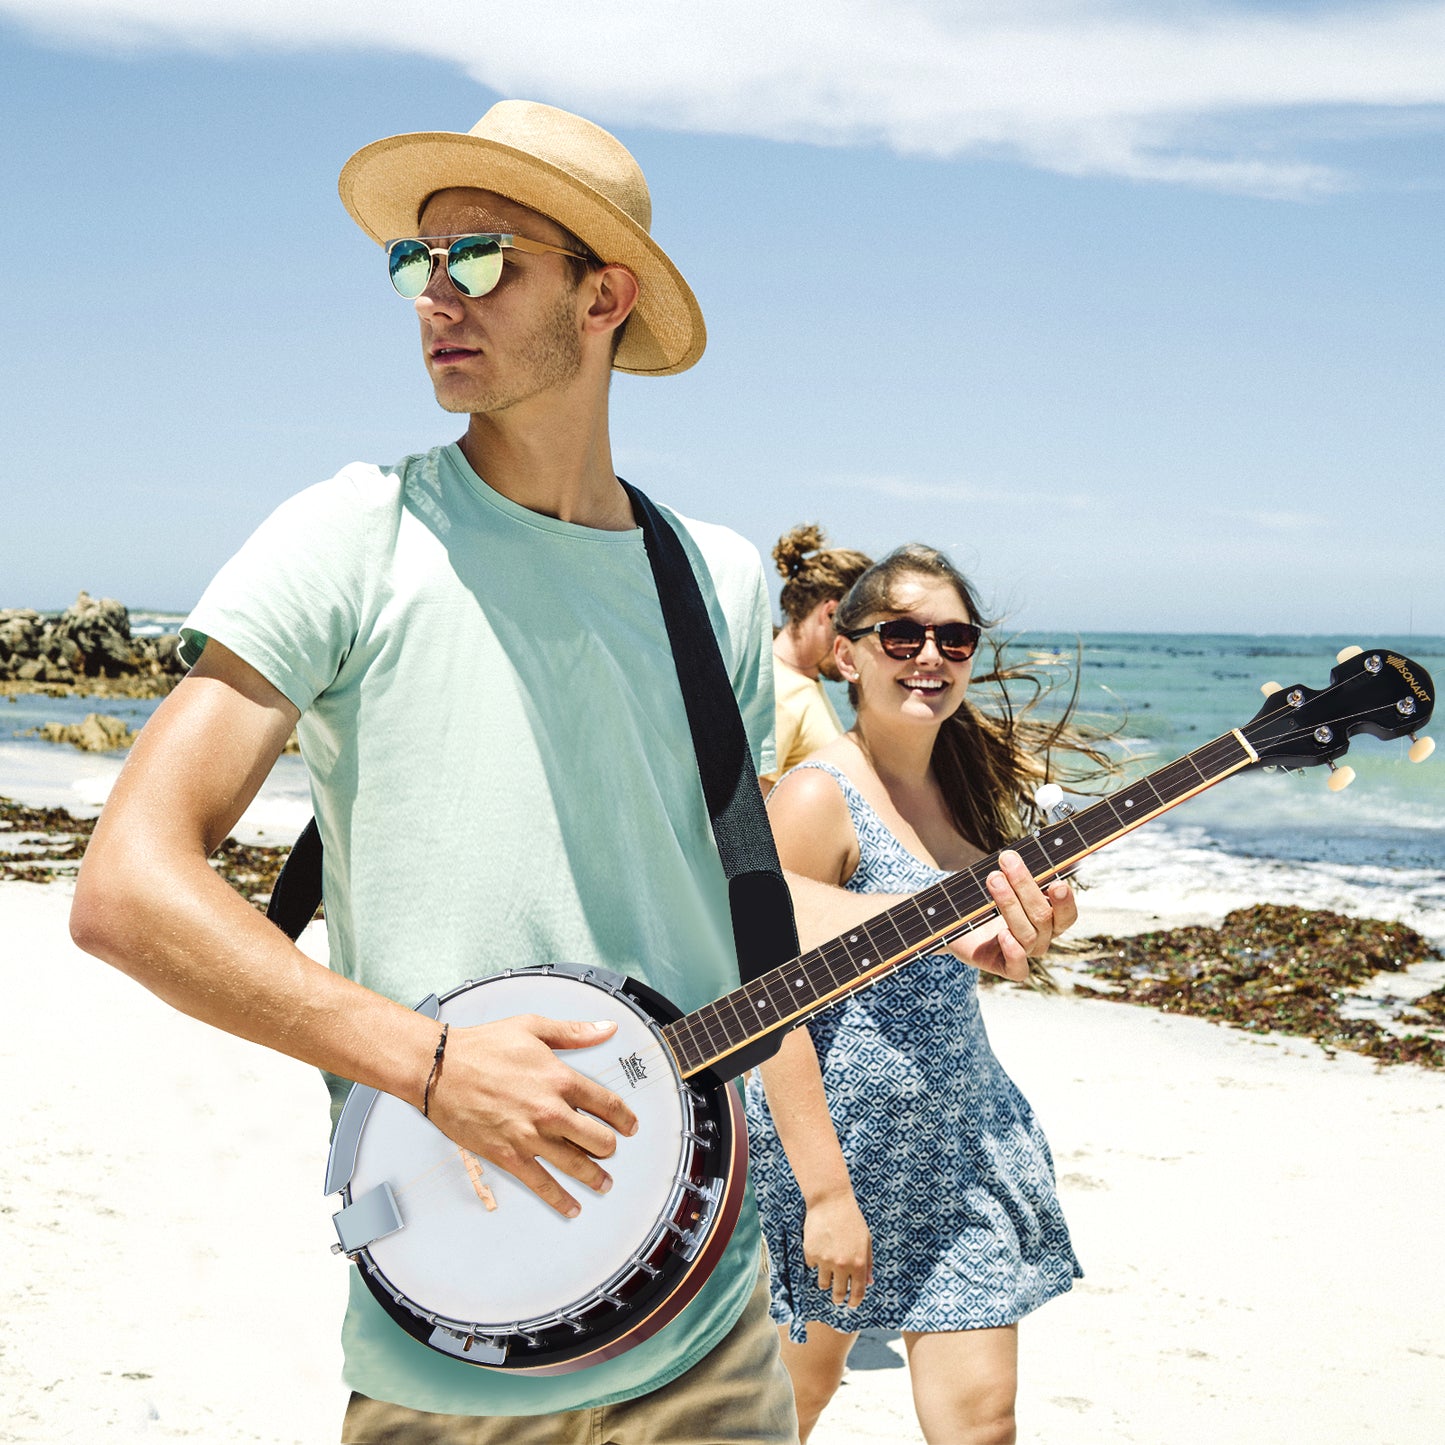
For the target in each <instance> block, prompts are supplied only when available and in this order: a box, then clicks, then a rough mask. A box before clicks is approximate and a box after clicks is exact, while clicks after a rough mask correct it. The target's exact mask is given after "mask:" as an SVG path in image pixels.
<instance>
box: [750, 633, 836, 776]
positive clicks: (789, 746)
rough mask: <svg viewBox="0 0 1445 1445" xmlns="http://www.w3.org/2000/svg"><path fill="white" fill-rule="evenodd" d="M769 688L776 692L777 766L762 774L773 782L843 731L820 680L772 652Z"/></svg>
mask: <svg viewBox="0 0 1445 1445" xmlns="http://www.w3.org/2000/svg"><path fill="white" fill-rule="evenodd" d="M773 689H774V691H775V693H776V694H777V701H776V706H777V751H778V768H777V771H776V772H773V773H765V774H764V777H766V778H767V780H768V781H769V782H776V781H777V780H778V779H779V778H780V777H782V775H783V774H784V773H786V772H787V771H788V769H789V768H791V767H793V766H794V764H796V763H801V762H802V761H803V759H804V758H806V757H807V756H808V754H809V753H814V752H817V750H818V749H819V748H821V747H822V746H823V744H824V743H830V742H832V741H833V739H834V738H836V737H837V736H838V735H839V734H840V733H841V732H842V731H843V724H842V723H841V722H840V721H839V720H838V714H837V713H836V712H834V711H833V704H832V703H831V702H829V701H828V694H827V693H826V692H824V691H823V684H822V682H821V681H819V679H818V678H816V677H809V676H808V675H807V674H806V673H803V672H799V671H798V669H797V668H796V667H790V666H789V665H788V664H787V663H786V662H784V661H783V660H782V658H780V657H778V656H777V655H776V654H774V656H773Z"/></svg>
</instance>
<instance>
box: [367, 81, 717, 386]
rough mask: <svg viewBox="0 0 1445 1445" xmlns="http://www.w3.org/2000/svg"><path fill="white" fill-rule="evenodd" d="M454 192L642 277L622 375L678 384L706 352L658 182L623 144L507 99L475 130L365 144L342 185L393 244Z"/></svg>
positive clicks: (623, 349)
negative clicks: (484, 200)
mask: <svg viewBox="0 0 1445 1445" xmlns="http://www.w3.org/2000/svg"><path fill="white" fill-rule="evenodd" d="M451 186H475V187H477V188H478V189H480V190H484V191H494V192H495V193H496V194H497V195H499V196H505V197H506V198H507V199H508V200H509V201H516V202H517V203H518V204H519V205H523V206H527V207H528V208H529V209H531V210H534V211H538V212H540V213H541V214H542V215H544V216H547V217H549V218H550V219H551V220H553V221H555V222H557V224H558V225H559V226H565V227H566V228H567V230H569V231H571V232H572V234H573V235H574V236H576V237H577V238H578V239H579V240H581V241H583V242H585V243H586V245H587V246H589V247H590V248H591V249H592V250H593V251H594V252H595V253H596V254H597V255H598V256H600V257H601V258H602V259H603V260H604V261H616V262H620V263H621V264H622V265H624V266H626V267H627V268H628V269H629V270H630V271H631V272H632V273H633V275H635V276H636V277H637V280H638V284H639V295H638V298H637V305H636V307H635V308H634V309H633V312H632V315H631V316H630V317H628V320H627V329H626V331H624V333H623V336H622V344H621V346H620V347H619V348H618V351H617V356H616V359H615V361H614V362H613V364H614V366H616V368H617V370H619V371H630V372H636V373H637V374H639V375H642V376H670V375H671V374H672V373H674V372H678V371H686V370H687V368H688V367H689V366H691V365H692V364H693V363H694V362H695V361H696V360H697V359H698V357H700V356H701V355H702V352H703V347H704V346H706V345H707V330H706V328H705V327H704V325H703V320H702V310H701V308H700V307H699V306H698V304H697V298H696V297H695V296H694V295H693V294H692V289H691V288H690V287H689V286H688V284H687V282H686V281H684V280H683V279H682V275H681V273H680V272H679V271H678V269H677V267H676V266H674V265H673V264H672V262H671V261H670V260H669V259H668V257H667V253H666V252H665V251H663V249H662V247H661V246H659V245H658V244H657V242H656V241H654V240H653V239H652V237H651V235H649V234H648V233H649V230H650V228H651V225H652V197H651V195H650V194H649V192H648V189H647V182H646V180H644V179H643V175H642V169H641V167H640V166H639V165H638V164H637V162H636V161H635V160H634V159H633V158H632V154H631V152H630V151H628V150H627V148H626V147H625V146H624V145H623V144H622V142H621V141H619V140H618V139H617V138H616V137H615V136H611V135H609V134H608V133H607V132H606V131H605V130H603V129H602V128H601V127H600V126H596V125H593V124H592V122H591V121H589V120H583V119H582V117H581V116H577V115H571V114H569V113H568V112H567V111H565V110H558V109H556V107H555V106H550V105H541V104H539V103H538V102H536V101H531V100H501V101H498V102H497V104H496V105H494V106H493V107H492V108H491V109H490V110H489V111H488V112H487V113H486V115H484V116H483V117H482V118H481V120H479V121H478V122H477V123H476V125H474V126H473V127H472V128H471V130H470V131H468V132H466V133H465V134H462V133H461V132H459V131H445V130H444V131H419V132H416V133H414V134H411V135H394V136H388V137H387V138H386V139H385V140H379V141H375V142H373V143H372V144H371V145H369V146H363V147H362V149H361V150H359V151H357V153H356V154H355V155H354V156H352V157H351V159H350V160H349V161H347V163H346V164H345V166H343V167H342V171H341V181H340V190H341V200H342V204H343V205H344V206H345V207H346V209H347V210H348V211H349V212H350V213H351V217H352V219H353V220H354V221H355V222H356V224H357V225H358V226H360V227H361V229H362V230H363V231H365V232H366V234H367V235H368V236H370V237H371V238H372V240H373V241H377V242H381V243H385V242H387V241H392V240H396V239H397V238H398V237H401V236H410V235H415V233H416V228H417V222H418V217H419V216H420V214H421V208H422V206H423V204H425V202H426V199H427V197H428V196H430V195H431V194H432V193H433V192H435V191H441V190H446V189H447V188H448V187H451Z"/></svg>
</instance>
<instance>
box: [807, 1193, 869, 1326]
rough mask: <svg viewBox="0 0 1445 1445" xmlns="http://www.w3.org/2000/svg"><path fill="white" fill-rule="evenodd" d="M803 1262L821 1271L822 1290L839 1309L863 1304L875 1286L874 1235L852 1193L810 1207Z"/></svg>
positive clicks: (839, 1195)
mask: <svg viewBox="0 0 1445 1445" xmlns="http://www.w3.org/2000/svg"><path fill="white" fill-rule="evenodd" d="M803 1258H804V1260H805V1261H806V1262H807V1265H808V1268H809V1269H816V1270H817V1271H818V1288H819V1289H821V1290H827V1291H831V1292H832V1295H833V1303H834V1304H835V1305H840V1306H843V1307H845V1308H847V1309H850V1310H851V1309H857V1308H858V1306H859V1305H860V1304H862V1303H863V1292H864V1290H866V1289H867V1288H868V1286H869V1285H870V1284H872V1283H873V1235H872V1233H871V1232H870V1230H869V1228H868V1222H867V1221H866V1220H865V1219H864V1218H863V1211H862V1210H861V1209H859V1208H858V1201H857V1199H856V1198H854V1195H853V1191H852V1190H851V1189H849V1190H848V1191H847V1193H846V1194H844V1193H839V1194H832V1195H828V1196H825V1197H824V1198H823V1199H819V1200H815V1201H814V1202H813V1203H811V1204H809V1205H808V1212H807V1215H806V1216H805V1218H804V1220H803Z"/></svg>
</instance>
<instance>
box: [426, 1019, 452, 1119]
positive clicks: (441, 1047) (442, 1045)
mask: <svg viewBox="0 0 1445 1445" xmlns="http://www.w3.org/2000/svg"><path fill="white" fill-rule="evenodd" d="M449 1028H451V1025H450V1024H443V1025H442V1036H441V1038H439V1039H438V1040H437V1051H436V1053H434V1054H433V1055H432V1060H431V1073H429V1074H428V1075H427V1076H426V1088H424V1089H423V1090H422V1091H421V1112H422V1117H423V1118H424V1119H430V1118H431V1086H432V1085H433V1084H434V1083H436V1081H437V1075H438V1074H439V1073H441V1068H442V1054H443V1053H444V1052H445V1051H446V1046H447V1030H448V1029H449Z"/></svg>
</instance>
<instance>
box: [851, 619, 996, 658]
mask: <svg viewBox="0 0 1445 1445" xmlns="http://www.w3.org/2000/svg"><path fill="white" fill-rule="evenodd" d="M870 632H876V633H877V634H878V641H879V642H881V643H882V644H883V651H884V652H886V653H887V654H888V656H889V657H896V658H898V659H899V660H900V661H906V660H907V659H908V658H910V657H917V656H918V654H919V653H920V652H922V651H923V644H924V643H925V642H926V641H927V640H928V638H929V637H930V636H931V637H932V638H933V643H934V646H935V647H937V648H938V650H939V652H941V653H942V654H943V656H944V657H946V658H947V659H948V660H949V661H950V662H967V661H968V659H969V658H970V657H972V656H973V654H974V649H975V648H976V647H977V646H978V639H979V638H980V637H981V636H982V635H983V629H982V628H981V627H979V626H978V625H977V624H976V623H973V622H930V623H928V624H927V625H925V624H924V623H922V622H914V621H913V619H912V618H909V617H895V618H893V619H892V620H891V621H889V622H875V623H874V624H873V625H872V627H858V628H855V629H854V630H853V631H852V632H844V633H843V636H844V637H846V638H847V639H848V640H849V642H857V641H858V639H859V638H860V637H867V636H868V634H869V633H870Z"/></svg>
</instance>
